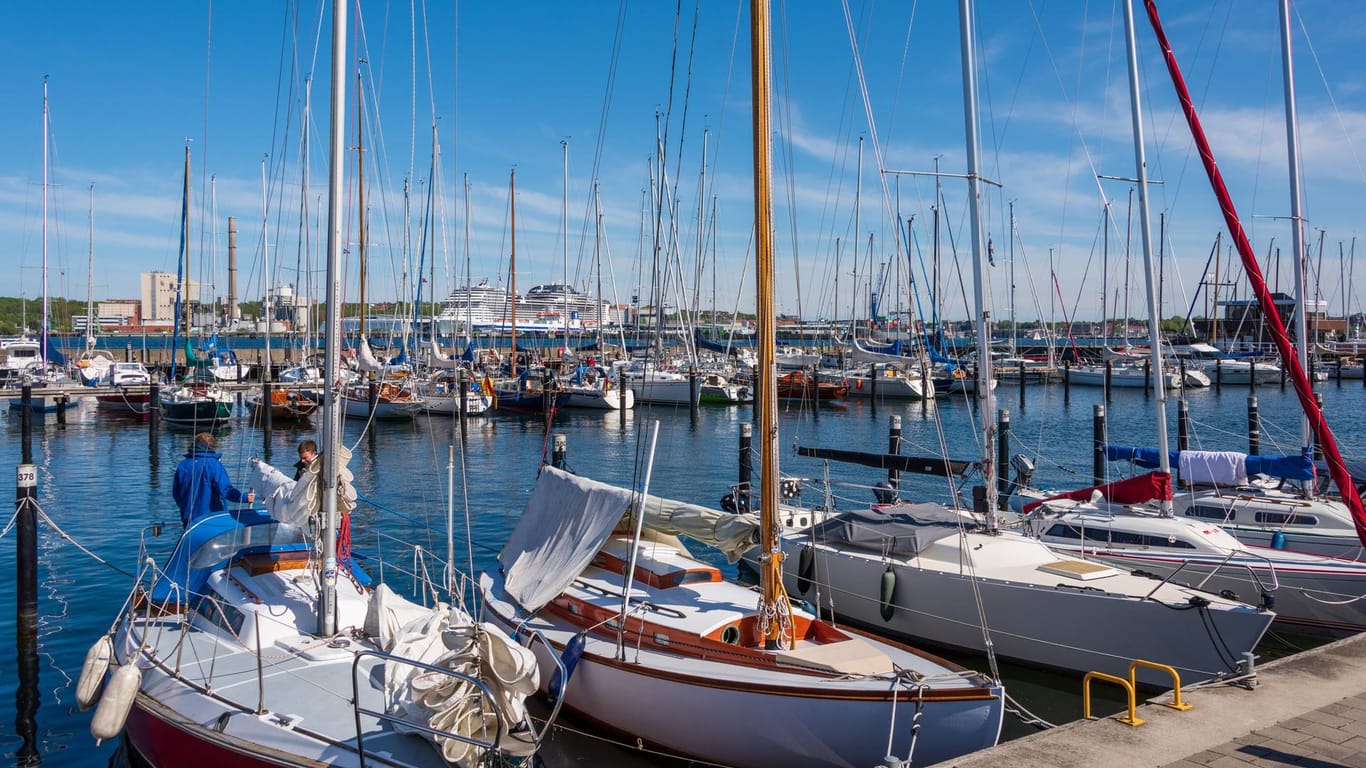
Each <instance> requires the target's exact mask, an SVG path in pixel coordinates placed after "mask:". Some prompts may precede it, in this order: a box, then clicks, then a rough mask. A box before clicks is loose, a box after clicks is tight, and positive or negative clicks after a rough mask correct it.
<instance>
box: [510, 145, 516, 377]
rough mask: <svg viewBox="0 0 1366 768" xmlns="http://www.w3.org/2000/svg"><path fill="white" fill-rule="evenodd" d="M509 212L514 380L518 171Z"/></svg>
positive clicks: (511, 177) (513, 174)
mask: <svg viewBox="0 0 1366 768" xmlns="http://www.w3.org/2000/svg"><path fill="white" fill-rule="evenodd" d="M508 211H509V215H510V216H511V219H510V220H509V222H508V228H509V229H510V230H511V232H510V234H511V237H510V238H509V239H510V240H511V241H512V255H511V256H509V257H508V300H509V301H510V302H512V378H514V379H515V378H517V169H516V168H513V169H512V173H511V175H509V176H508Z"/></svg>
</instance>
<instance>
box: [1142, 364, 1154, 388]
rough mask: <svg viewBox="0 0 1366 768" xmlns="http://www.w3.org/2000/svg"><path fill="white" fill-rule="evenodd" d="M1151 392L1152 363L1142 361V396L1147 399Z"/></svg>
mask: <svg viewBox="0 0 1366 768" xmlns="http://www.w3.org/2000/svg"><path fill="white" fill-rule="evenodd" d="M1152 392H1153V361H1151V360H1144V361H1143V395H1144V397H1147V396H1148V395H1150V394H1152Z"/></svg>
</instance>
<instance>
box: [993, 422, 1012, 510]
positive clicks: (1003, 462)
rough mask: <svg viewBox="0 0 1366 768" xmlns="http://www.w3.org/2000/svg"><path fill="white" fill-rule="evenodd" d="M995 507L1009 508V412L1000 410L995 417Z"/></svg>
mask: <svg viewBox="0 0 1366 768" xmlns="http://www.w3.org/2000/svg"><path fill="white" fill-rule="evenodd" d="M996 491H997V495H998V498H997V501H996V506H997V507H998V508H1000V509H1001V510H1002V511H1005V510H1007V509H1009V508H1010V411H1008V410H1006V409H1005V408H1002V409H1001V410H1000V412H999V413H998V414H997V416H996Z"/></svg>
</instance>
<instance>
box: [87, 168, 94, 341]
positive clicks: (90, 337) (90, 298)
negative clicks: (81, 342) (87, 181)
mask: <svg viewBox="0 0 1366 768" xmlns="http://www.w3.org/2000/svg"><path fill="white" fill-rule="evenodd" d="M94 322H95V185H94V184H91V185H90V244H89V247H88V248H87V250H86V260H85V348H86V349H87V350H90V349H93V348H94V346H95V326H94Z"/></svg>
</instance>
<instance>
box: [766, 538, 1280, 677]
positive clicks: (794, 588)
mask: <svg viewBox="0 0 1366 768" xmlns="http://www.w3.org/2000/svg"><path fill="white" fill-rule="evenodd" d="M961 537H962V538H961V547H960V539H959V537H958V536H953V537H950V538H947V539H942V540H940V541H937V542H934V543H933V544H931V545H929V546H928V547H927V548H926V549H925V550H924V551H922V552H921V553H920V555H919V556H915V557H909V558H906V557H900V556H895V555H893V556H892V557H890V558H884V557H883V556H882V555H881V553H879V552H872V551H863V550H856V549H851V548H847V547H838V546H831V545H828V544H815V545H812V543H811V540H810V537H809V536H807V535H804V534H802V533H791V534H788V535H786V536H785V537H784V540H783V550H784V552H785V553H786V555H787V559H786V561H785V569H784V582H785V583H786V585H787V588H788V590H789V591H790V593H791V594H792V595H794V596H801V597H802V598H804V599H806V600H810V601H813V602H817V601H818V602H819V604H820V605H821V606H822V608H823V609H825V610H830V609H833V610H834V611H835V612H836V614H837V615H838V616H841V617H843V618H845V619H846V620H852V621H855V622H857V623H859V624H860V625H863V626H867V627H869V628H872V629H874V631H877V632H884V633H890V634H893V635H898V636H902V637H907V638H912V639H915V640H920V641H925V642H930V643H934V644H936V645H941V646H950V647H954V648H960V649H964V650H968V651H972V652H975V653H984V652H985V647H984V635H985V634H987V633H989V635H990V638H991V642H992V644H993V647H994V649H995V652H996V653H997V654H999V655H1000V656H1003V657H1006V658H1010V659H1014V660H1017V661H1021V662H1024V663H1027V664H1030V665H1034V666H1041V667H1046V668H1050V669H1057V670H1062V671H1065V672H1070V673H1074V674H1079V675H1080V674H1085V673H1086V672H1089V671H1092V670H1095V671H1101V672H1106V673H1109V674H1112V675H1119V676H1122V677H1127V676H1128V670H1129V662H1130V661H1132V660H1133V659H1139V658H1142V659H1148V660H1151V661H1156V662H1159V663H1161V664H1167V665H1170V666H1172V667H1175V668H1176V669H1177V670H1178V671H1179V672H1180V673H1181V679H1182V682H1194V681H1198V680H1207V679H1210V678H1214V677H1218V676H1221V675H1227V674H1232V673H1234V672H1236V671H1237V668H1238V663H1239V662H1240V661H1241V660H1242V658H1241V654H1242V653H1243V652H1245V651H1251V650H1252V649H1253V648H1254V647H1255V646H1256V645H1257V642H1258V640H1260V639H1261V636H1262V634H1263V633H1264V632H1265V631H1266V629H1267V627H1268V626H1269V625H1270V624H1271V620H1272V617H1273V614H1271V613H1267V612H1264V611H1258V610H1257V609H1255V608H1252V607H1250V606H1247V605H1243V604H1239V603H1234V602H1232V601H1229V600H1224V599H1221V598H1219V597H1218V596H1216V595H1213V594H1209V593H1207V592H1206V593H1202V592H1199V591H1197V590H1192V589H1187V588H1184V587H1177V586H1171V585H1168V586H1165V587H1160V588H1159V587H1158V584H1157V582H1154V581H1151V580H1149V579H1145V578H1140V577H1136V576H1132V575H1130V574H1129V573H1128V572H1127V571H1125V572H1116V571H1114V570H1111V569H1104V571H1108V572H1109V575H1104V576H1101V577H1098V578H1094V579H1087V580H1085V581H1083V580H1080V579H1074V578H1069V577H1068V576H1065V575H1060V574H1058V573H1046V572H1044V571H1041V570H1040V568H1039V566H1040V565H1045V564H1049V563H1056V562H1068V563H1075V562H1076V561H1075V560H1066V559H1065V558H1062V557H1059V556H1057V555H1055V554H1054V553H1052V552H1049V551H1048V550H1047V548H1045V547H1044V546H1043V545H1042V544H1040V543H1039V542H1038V541H1036V540H1033V539H1029V538H1026V537H1023V536H1021V535H1019V534H1016V533H1010V532H1002V533H1000V534H999V535H995V536H991V535H987V534H983V533H966V534H961ZM807 547H811V549H812V552H813V554H814V561H813V565H814V571H813V572H812V573H811V575H810V578H809V579H801V578H799V573H798V571H799V567H800V566H799V563H800V562H801V561H802V554H801V553H802V550H803V549H805V548H807ZM960 553H963V554H966V556H968V557H970V558H971V561H972V565H971V567H970V568H967V569H965V568H964V567H963V566H962V565H960V562H961V560H960ZM808 557H810V555H808ZM888 567H890V568H891V569H892V573H894V574H895V579H896V580H895V588H894V591H893V605H894V606H895V607H894V610H893V611H892V615H891V617H890V619H884V618H883V617H882V604H881V602H880V596H879V584H880V581H881V579H883V578H884V577H883V573H884V572H885V571H886V570H887V569H888ZM979 595H980V599H981V605H982V611H983V614H984V618H985V622H986V628H987V633H984V632H983V629H982V621H983V617H979V614H978V611H977V604H978V603H977V598H978V596H979ZM1149 595H1150V596H1149ZM1192 597H1198V598H1199V599H1203V600H1208V601H1209V602H1210V605H1209V606H1207V607H1204V608H1201V609H1198V610H1188V608H1189V606H1190V603H1189V601H1190V599H1191V598H1192ZM1209 627H1214V628H1215V629H1216V630H1217V632H1218V636H1219V637H1220V638H1222V642H1216V641H1215V640H1214V639H1212V638H1211V636H1210V634H1209V632H1208V631H1207V630H1208V628H1209ZM1142 679H1143V680H1145V681H1146V682H1148V683H1150V684H1154V685H1164V680H1163V679H1162V678H1161V676H1160V675H1146V674H1145V675H1144V676H1143V677H1142ZM1165 684H1167V685H1169V683H1165Z"/></svg>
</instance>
